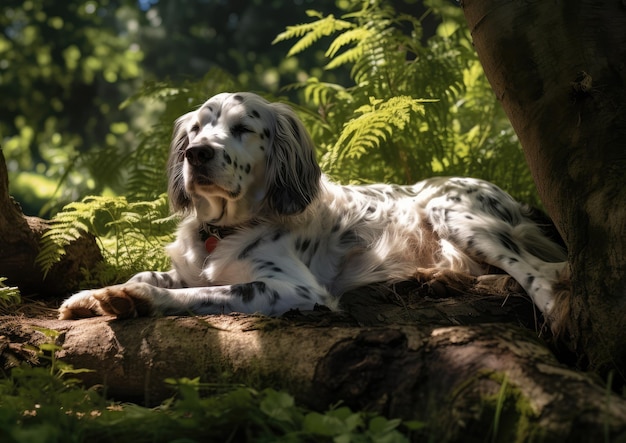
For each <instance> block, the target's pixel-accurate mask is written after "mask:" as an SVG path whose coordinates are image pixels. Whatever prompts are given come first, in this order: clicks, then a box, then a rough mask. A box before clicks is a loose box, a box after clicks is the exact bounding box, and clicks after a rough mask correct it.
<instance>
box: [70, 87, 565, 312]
mask: <svg viewBox="0 0 626 443" xmlns="http://www.w3.org/2000/svg"><path fill="white" fill-rule="evenodd" d="M168 174H169V189H168V192H169V198H170V204H171V206H172V209H173V210H174V211H176V212H179V213H180V214H181V216H182V222H181V223H180V226H179V228H178V232H177V236H176V240H175V241H174V242H173V243H172V244H170V245H169V246H168V247H167V251H168V253H169V255H170V256H171V260H172V264H173V269H172V270H171V271H169V272H150V271H148V272H142V273H139V274H137V275H135V276H134V277H132V278H131V279H130V280H129V281H128V282H126V283H124V284H121V285H116V286H109V287H105V288H102V289H96V290H87V291H82V292H80V293H78V294H75V295H73V296H72V297H70V298H68V299H67V300H66V301H65V302H64V303H63V304H62V305H61V307H60V318H62V319H71V318H81V317H87V316H93V315H102V314H111V315H116V316H118V317H134V316H138V315H153V314H157V313H159V314H165V315H168V314H189V313H193V314H221V313H229V312H234V311H236V312H244V313H256V312H258V313H263V314H268V315H279V314H281V313H284V312H286V311H288V310H290V309H298V308H299V309H311V308H313V307H314V306H315V305H316V304H321V305H326V306H328V307H329V308H331V309H338V308H339V304H340V297H341V295H342V294H343V293H345V292H346V291H348V290H350V289H353V288H356V287H358V286H363V285H367V284H370V283H373V282H395V281H400V280H407V279H410V278H411V277H413V276H414V275H416V273H417V272H418V270H419V269H422V268H428V269H435V270H444V271H451V272H455V273H456V272H458V273H464V274H469V275H472V276H480V275H483V274H485V273H487V272H488V268H489V265H492V266H495V267H497V268H500V269H501V270H503V271H504V272H506V273H508V274H509V275H510V276H512V277H513V278H514V279H515V280H516V281H517V282H518V283H519V284H520V285H521V286H522V287H523V288H524V289H525V291H526V292H527V293H528V295H530V297H531V298H532V300H533V301H534V303H535V304H536V306H537V307H538V308H539V310H540V311H541V312H542V313H544V314H546V315H547V314H549V313H550V311H551V310H552V307H553V304H554V300H555V295H554V290H553V287H554V286H555V284H556V283H558V281H559V278H560V275H561V273H562V271H563V270H564V269H565V268H566V267H567V263H566V255H565V252H564V250H563V249H562V248H561V247H560V246H559V245H557V244H556V243H555V242H553V241H552V240H550V239H549V238H548V237H547V236H546V235H544V234H543V233H542V231H541V229H540V228H539V226H538V225H537V224H536V223H534V222H533V221H532V220H531V218H529V213H528V211H527V210H526V209H525V207H524V206H522V205H520V204H519V203H517V202H516V201H515V200H513V198H512V197H510V196H509V195H508V194H506V193H505V192H504V191H502V190H501V189H500V188H498V187H496V186H495V185H493V184H491V183H488V182H485V181H481V180H477V179H472V178H431V179H427V180H424V181H421V182H419V183H417V184H414V185H412V186H396V185H385V184H378V185H369V186H341V185H338V184H336V183H333V182H332V181H330V180H329V179H328V178H326V177H325V176H323V175H322V173H321V171H320V168H319V166H318V164H317V162H316V160H315V149H314V146H313V143H312V141H311V139H310V136H309V135H308V133H307V131H306V130H305V128H304V127H303V125H302V123H301V122H300V120H299V119H298V118H297V117H296V115H295V114H294V112H293V111H292V110H291V109H290V108H289V107H288V106H286V105H284V104H281V103H269V102H267V101H266V100H264V99H263V98H261V97H259V96H257V95H255V94H252V93H243V92H242V93H235V94H230V93H222V94H219V95H216V96H214V97H213V98H211V99H209V100H208V101H207V102H206V103H204V104H203V105H202V106H201V107H200V108H199V109H198V110H197V111H194V112H190V113H188V114H185V115H183V116H182V117H180V118H179V119H178V120H177V121H176V123H175V129H174V135H173V140H172V143H171V152H170V158H169V163H168Z"/></svg>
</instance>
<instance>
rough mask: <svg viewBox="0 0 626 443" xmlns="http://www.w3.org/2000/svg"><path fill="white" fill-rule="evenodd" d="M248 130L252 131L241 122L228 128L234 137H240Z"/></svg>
mask: <svg viewBox="0 0 626 443" xmlns="http://www.w3.org/2000/svg"><path fill="white" fill-rule="evenodd" d="M248 132H252V129H250V128H248V127H247V126H245V125H241V124H239V125H235V126H233V127H231V128H230V133H231V134H232V135H233V136H235V137H241V136H242V135H243V134H247V133H248Z"/></svg>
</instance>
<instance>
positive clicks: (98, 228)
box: [37, 195, 175, 284]
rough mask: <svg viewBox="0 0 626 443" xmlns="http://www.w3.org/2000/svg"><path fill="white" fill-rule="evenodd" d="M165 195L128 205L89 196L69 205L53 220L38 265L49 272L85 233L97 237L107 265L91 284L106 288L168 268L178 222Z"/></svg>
mask: <svg viewBox="0 0 626 443" xmlns="http://www.w3.org/2000/svg"><path fill="white" fill-rule="evenodd" d="M167 211H168V207H167V201H166V197H165V195H162V196H160V197H159V198H158V199H156V200H154V201H139V202H128V201H127V200H126V198H125V197H102V196H92V197H86V198H85V199H83V200H82V201H80V202H75V203H70V204H68V205H67V206H65V208H64V209H63V211H61V212H59V213H58V214H57V215H56V216H55V217H54V219H53V220H52V226H51V228H50V230H48V231H47V232H46V233H45V234H44V235H43V236H42V240H41V250H40V253H39V255H38V257H37V264H38V265H39V266H40V267H41V268H42V269H43V271H44V273H47V272H48V271H49V270H50V269H51V268H52V266H53V265H54V264H55V263H57V262H58V261H59V260H60V259H61V257H62V256H63V254H65V248H66V247H67V246H68V245H69V244H70V243H71V242H73V241H75V240H76V239H77V238H79V237H80V236H82V235H84V234H85V233H90V234H93V235H94V236H95V237H96V239H97V241H98V244H99V246H100V248H101V250H102V253H103V256H104V258H105V264H104V265H103V267H101V268H99V269H98V270H97V271H98V272H99V274H98V275H95V276H94V275H90V274H89V273H87V274H86V277H89V278H90V279H91V280H92V281H94V282H97V283H100V284H107V283H112V282H115V281H117V280H120V279H123V278H127V277H128V276H130V275H131V274H134V273H136V272H138V271H141V270H146V269H164V268H166V267H167V266H168V260H167V257H165V255H164V252H163V244H164V243H166V242H168V241H171V239H172V234H171V233H172V231H173V229H174V226H175V220H174V219H173V218H172V217H168V216H167Z"/></svg>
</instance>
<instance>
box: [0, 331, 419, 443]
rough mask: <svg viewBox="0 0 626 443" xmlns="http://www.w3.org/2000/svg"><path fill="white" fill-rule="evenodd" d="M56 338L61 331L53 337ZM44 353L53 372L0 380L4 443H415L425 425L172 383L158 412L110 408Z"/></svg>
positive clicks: (32, 371)
mask: <svg viewBox="0 0 626 443" xmlns="http://www.w3.org/2000/svg"><path fill="white" fill-rule="evenodd" d="M44 332H46V333H47V334H48V335H49V336H51V337H53V336H54V334H55V333H56V332H55V331H49V330H46V331H44ZM57 349H58V348H57V347H56V345H54V344H52V343H48V344H44V345H42V346H41V347H40V348H39V349H37V352H38V354H39V356H40V360H41V359H43V360H46V359H47V361H48V363H49V364H48V366H47V367H43V366H42V367H30V366H26V365H23V366H19V367H15V368H13V369H12V370H11V371H10V373H9V374H8V375H7V376H6V377H3V378H0V441H2V442H3V443H39V442H41V443H55V442H76V443H78V442H103V443H104V442H116V443H124V442H133V443H139V442H196V441H198V442H200V441H202V442H219V443H224V442H242V441H246V442H293V443H298V442H336V443H342V442H345V443H347V442H363V443H366V442H378V443H403V442H408V441H409V438H410V436H411V433H414V432H418V431H419V430H420V429H422V428H423V425H422V424H421V423H419V422H401V421H400V420H397V419H392V420H390V419H387V418H385V417H382V416H378V415H373V414H370V413H365V412H353V411H352V410H350V409H349V408H347V407H345V406H341V405H337V406H335V407H332V408H330V409H329V410H328V411H326V412H324V413H320V412H316V411H311V410H308V409H306V408H304V407H302V406H299V405H298V404H296V402H295V400H294V398H293V397H292V396H291V395H289V394H288V393H286V392H281V391H276V390H274V389H263V390H255V389H252V388H249V387H244V386H237V385H231V386H224V385H219V386H217V385H213V384H207V383H200V381H199V379H197V378H196V379H186V378H185V379H177V380H173V379H168V380H164V383H168V384H169V385H170V386H171V387H172V389H173V395H172V397H170V398H169V399H167V400H165V401H164V402H163V403H162V404H161V405H159V406H158V407H155V408H147V407H143V406H139V405H136V404H125V403H118V402H112V401H110V400H107V399H106V398H105V397H104V396H103V395H102V394H101V393H100V392H99V391H97V390H96V389H85V388H83V387H82V386H81V384H80V382H79V381H78V380H77V379H76V378H73V375H74V374H76V373H79V372H83V371H85V370H77V369H74V368H72V367H71V366H70V365H67V364H65V363H63V362H62V361H59V360H56V359H55V358H54V354H55V351H56V350H57Z"/></svg>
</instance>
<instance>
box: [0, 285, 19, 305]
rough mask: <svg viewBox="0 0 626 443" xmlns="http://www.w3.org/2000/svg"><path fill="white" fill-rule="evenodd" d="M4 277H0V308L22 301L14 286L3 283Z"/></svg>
mask: <svg viewBox="0 0 626 443" xmlns="http://www.w3.org/2000/svg"><path fill="white" fill-rule="evenodd" d="M5 281H6V278H3V277H0V310H3V309H5V308H8V307H10V306H13V305H18V304H20V302H21V301H22V296H21V295H20V290H19V289H18V288H17V287H14V286H7V285H5V284H4V282H5Z"/></svg>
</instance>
